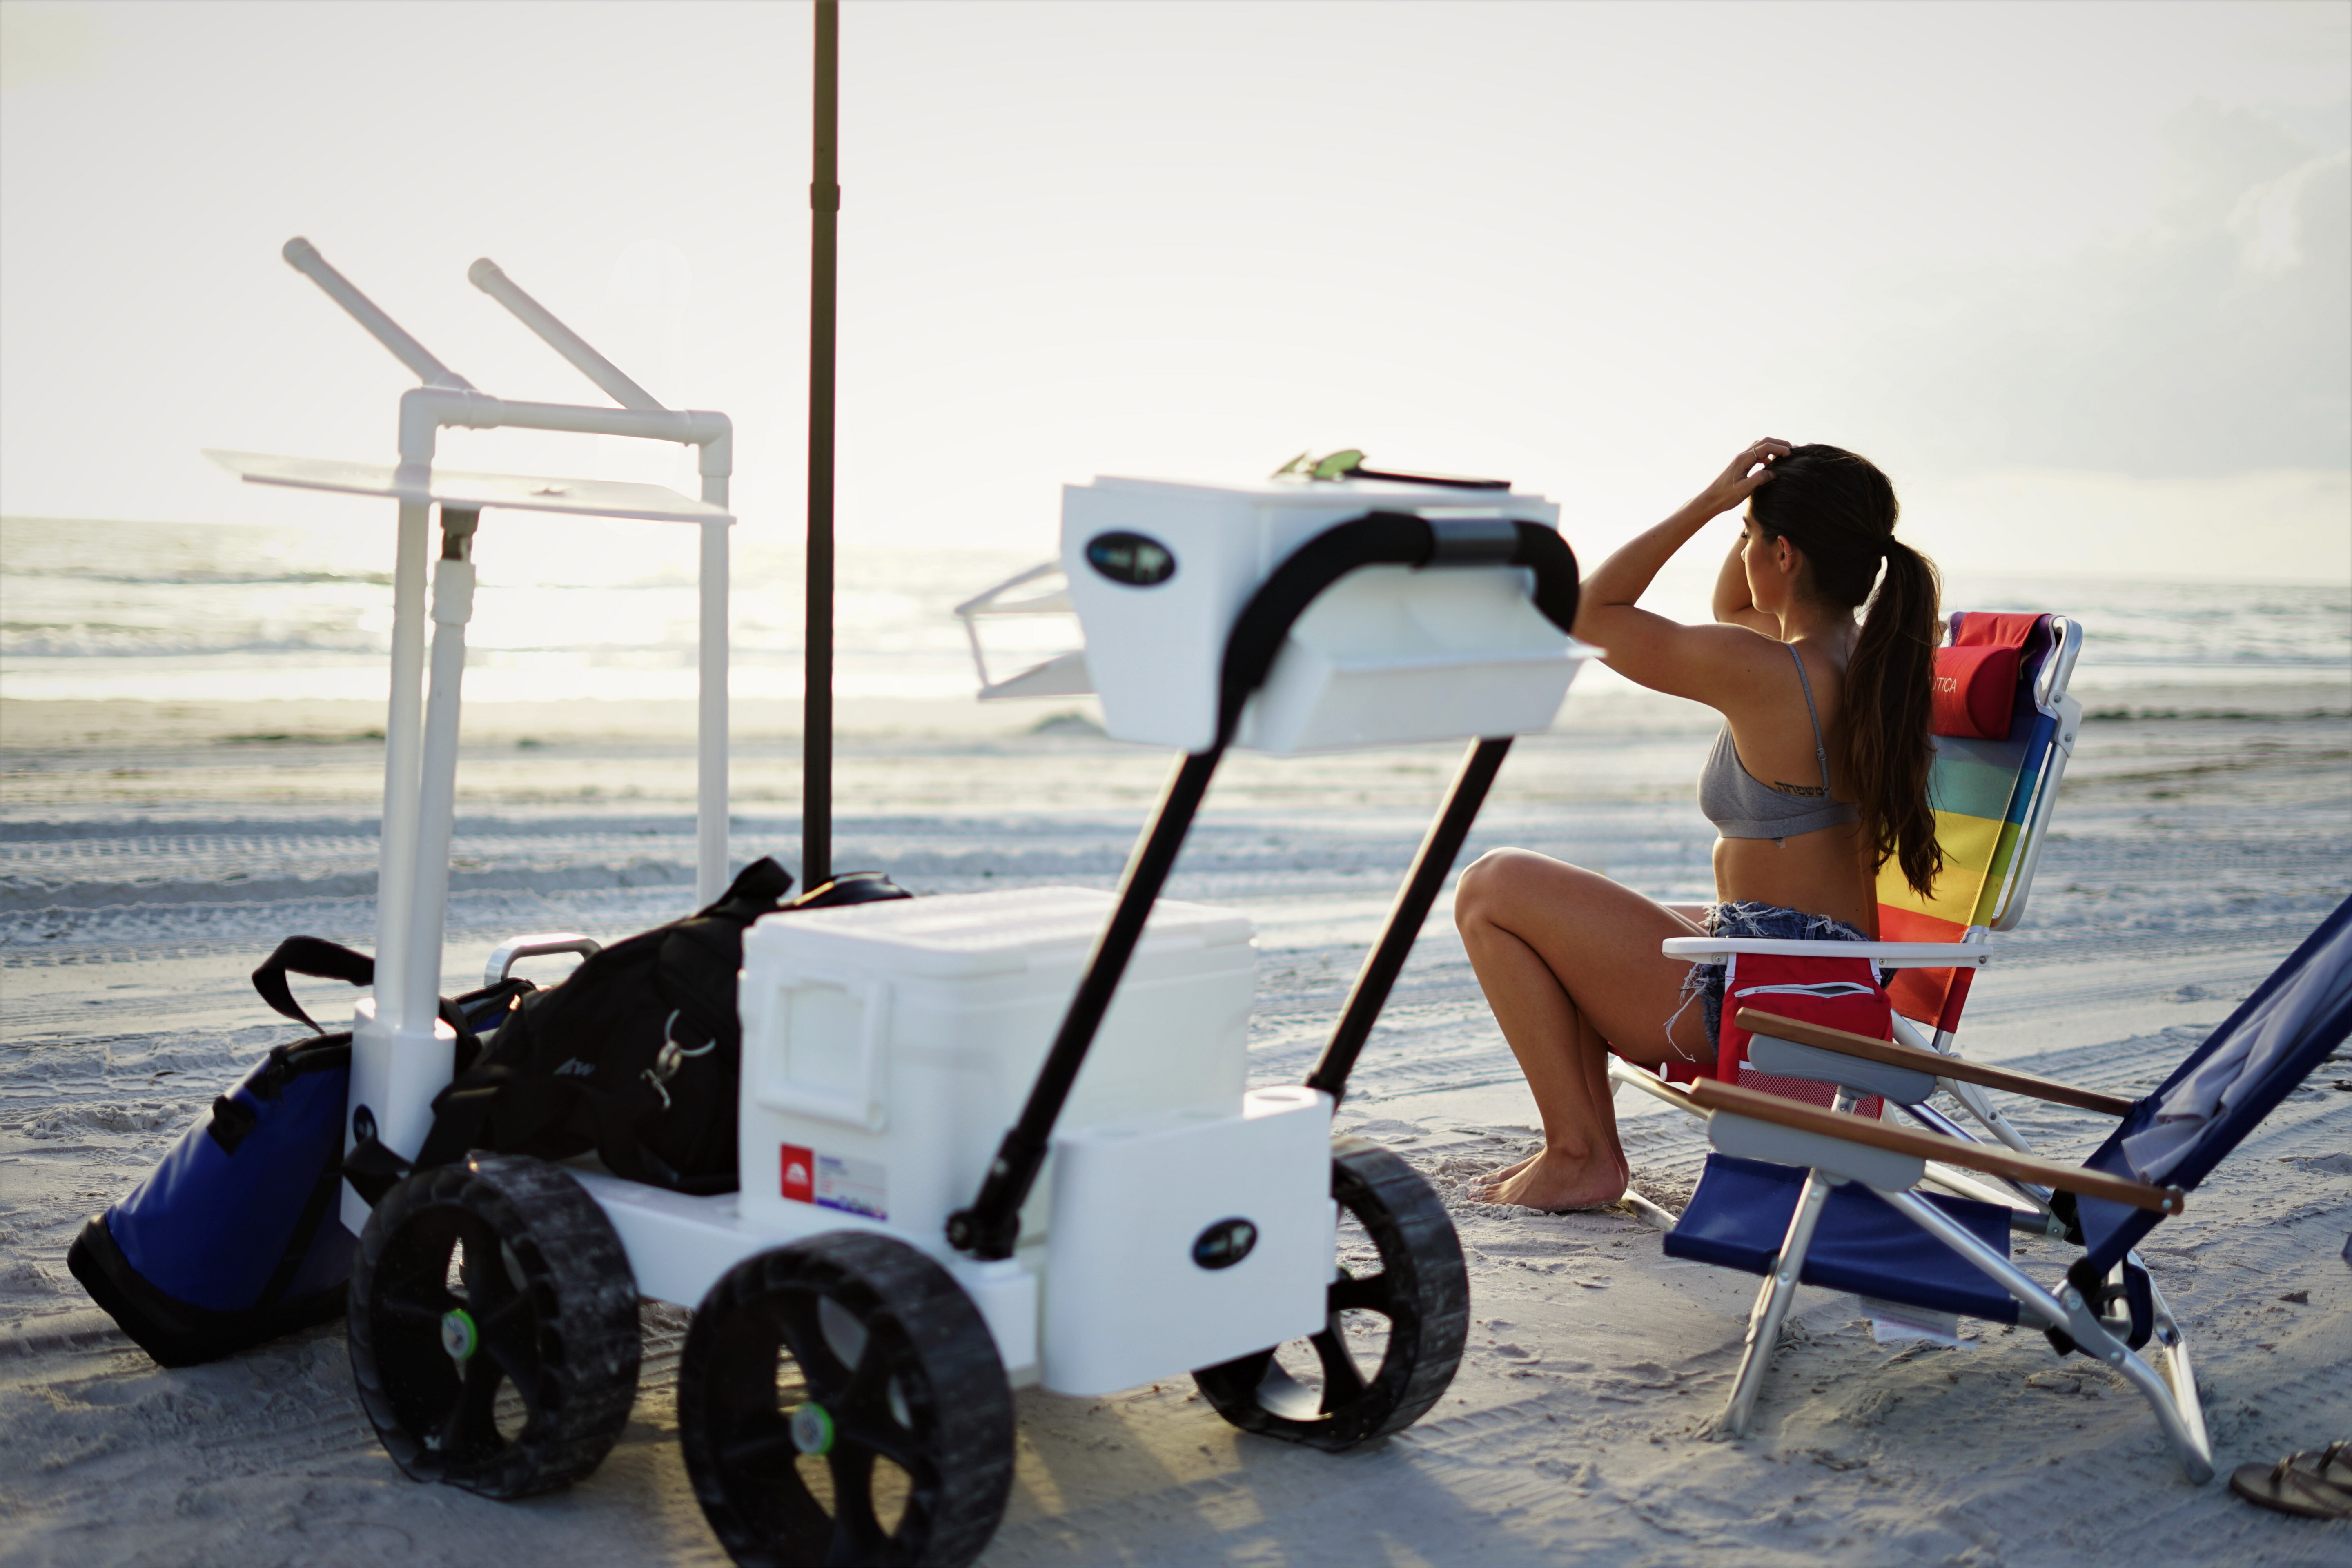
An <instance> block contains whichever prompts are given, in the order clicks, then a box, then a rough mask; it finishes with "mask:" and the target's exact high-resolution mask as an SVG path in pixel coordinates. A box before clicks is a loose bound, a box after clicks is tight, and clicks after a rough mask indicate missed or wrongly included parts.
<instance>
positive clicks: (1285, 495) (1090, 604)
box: [1062, 479, 1591, 752]
mask: <svg viewBox="0 0 2352 1568" xmlns="http://www.w3.org/2000/svg"><path fill="white" fill-rule="evenodd" d="M1370 511H1395V512H1412V513H1416V514H1418V515H1420V516H1423V517H1426V518H1429V519H1431V520H1433V521H1436V520H1440V519H1471V518H1509V519H1514V520H1517V521H1528V522H1540V523H1543V524H1546V525H1547V526H1556V525H1557V523H1558V521H1559V508H1558V507H1556V506H1554V505H1553V504H1552V503H1551V502H1549V501H1548V500H1543V499H1542V498H1541V497H1539V496H1528V495H1517V494H1506V493H1503V492H1499V491H1497V492H1478V491H1469V490H1442V489H1433V487H1430V486H1427V485H1407V484H1397V483H1390V482H1382V481H1379V480H1370V479H1344V480H1339V481H1336V482H1319V483H1311V484H1310V483H1294V482H1289V481H1283V480H1267V481H1264V482H1261V483H1256V484H1246V485H1205V484H1183V483H1178V482H1175V481H1172V480H1164V479H1096V480H1095V481H1094V482H1093V483H1092V484H1090V485H1071V486H1067V487H1065V489H1063V492H1062V567H1063V570H1064V572H1065V573H1066V574H1067V576H1068V578H1069V584H1070V599H1071V603H1072V605H1074V606H1075V608H1076V611H1077V615H1078V620H1079V624H1080V625H1081V626H1083V627H1084V629H1085V633H1086V666H1087V673H1088V675H1089V676H1090V678H1091V679H1092V680H1093V683H1094V689H1096V690H1097V692H1099V693H1100V694H1101V697H1102V703H1103V717H1104V727H1105V728H1106V729H1107V730H1108V731H1109V732H1110V733H1111V734H1112V735H1114V736H1117V737H1118V739H1120V740H1122V741H1139V742H1145V743H1148V744H1151V745H1160V746H1174V747H1178V748H1180V749H1181V750H1183V751H1187V752H1198V751H1202V750H1203V749H1205V748H1206V747H1207V746H1209V745H1210V744H1211V743H1212V742H1213V741H1214V740H1215V738H1216V717H1217V681H1218V678H1219V675H1220V672H1221V670H1222V668H1223V662H1224V650H1225V639H1226V637H1227V634H1228V633H1230V632H1231V630H1232V628H1233V624H1234V618H1235V617H1236V616H1239V615H1240V613H1241V610H1242V607H1243V606H1244V605H1246V604H1247V603H1248V601H1249V597H1250V595H1252V594H1254V593H1255V592H1256V590H1257V588H1258V585H1259V584H1262V583H1264V582H1265V579H1266V577H1267V576H1268V575H1269V574H1271V573H1272V572H1273V571H1274V569H1275V568H1276V566H1278V565H1280V564H1281V563H1283V562H1284V561H1286V560H1287V559H1288V558H1289V557H1290V555H1291V554H1292V553H1293V552H1296V551H1297V549H1298V547H1299V546H1300V545H1302V544H1305V543H1306V542H1307V541H1308V540H1310V539H1312V538H1314V537H1315V536H1316V535H1317V534H1318V533H1321V532H1322V531H1324V530H1326V529H1328V528H1330V527H1332V526H1333V525H1334V524H1337V523H1341V522H1345V521H1349V520H1350V519H1352V518H1357V517H1361V516H1362V515H1364V514H1365V513H1366V512H1370ZM1530 578H1531V574H1529V573H1528V571H1527V569H1526V568H1524V567H1517V566H1444V567H1437V568H1432V569H1429V570H1423V571H1415V570H1413V569H1412V568H1409V567H1402V566H1392V567H1368V568H1364V569H1361V570H1359V571H1357V572H1355V573H1352V574H1349V576H1347V577H1345V578H1342V579H1341V580H1340V581H1339V583H1338V584H1334V585H1333V586H1332V587H1331V588H1330V589H1329V590H1328V592H1326V593H1325V594H1324V595H1323V596H1322V597H1321V598H1320V599H1318V601H1317V602H1316V603H1315V604H1314V605H1311V606H1310V607H1309V608H1308V610H1307V613H1306V614H1305V615H1304V616H1300V617H1299V620H1298V622H1297V625H1296V626H1294V627H1293V628H1292V630H1291V634H1290V637H1289V640H1288V641H1287V643H1286V645H1285V646H1284V647H1283V650H1282V652H1281V653H1280V654H1279V655H1278V656H1277V657H1276V660H1275V664H1274V668H1273V669H1272V670H1271V671H1269V672H1268V674H1267V677H1266V681H1265V685H1264V687H1262V688H1261V689H1260V690H1259V691H1258V693H1257V695H1256V696H1255V697H1254V698H1253V699H1252V700H1251V702H1250V705H1249V707H1248V708H1246V709H1245V710H1244V712H1243V718H1242V725H1241V730H1240V732H1239V733H1238V734H1237V735H1236V736H1235V741H1236V742H1237V743H1239V744H1242V745H1245V746H1249V747H1251V748H1253V749H1255V750H1258V751H1265V752H1301V751H1318V750H1324V749H1328V748H1333V747H1342V746H1370V745H1394V744H1402V743H1405V742H1414V741H1440V740H1460V739H1467V738H1471V737H1476V736H1486V735H1512V734H1519V733H1522V732H1524V731H1530V730H1541V729H1544V728H1546V727H1548V726H1549V724H1550V723H1551V721H1552V718H1553V716H1554V715H1555V714H1556V713H1558V712H1559V704H1560V700H1561V699H1562V698H1564V697H1565V696H1566V695H1567V693H1568V684H1569V681H1570V678H1571V677H1572V676H1573V675H1574V673H1575V670H1576V668H1577V666H1578V664H1579V662H1580V660H1581V659H1582V658H1587V657H1590V656H1591V650H1590V649H1586V648H1584V647H1581V645H1579V644H1575V643H1574V642H1572V640H1571V639H1570V637H1568V636H1567V634H1566V633H1564V632H1562V631H1561V630H1560V629H1559V627H1558V626H1553V625H1552V624H1551V623H1550V622H1549V621H1548V620H1546V619H1545V618H1544V616H1543V615H1542V613H1541V612H1540V611H1538V609H1537V608H1536V607H1535V605H1533V604H1531V603H1529V602H1528V592H1527V591H1528V584H1529V581H1530Z"/></svg>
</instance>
